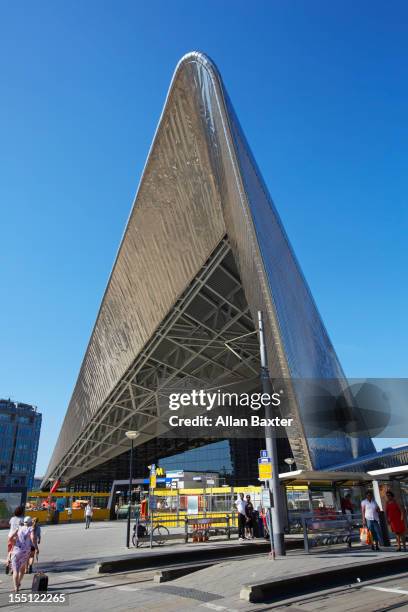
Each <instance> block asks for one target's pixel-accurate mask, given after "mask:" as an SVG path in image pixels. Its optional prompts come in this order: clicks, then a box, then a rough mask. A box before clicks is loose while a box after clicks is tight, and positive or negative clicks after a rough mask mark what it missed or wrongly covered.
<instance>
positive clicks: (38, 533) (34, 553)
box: [27, 517, 41, 574]
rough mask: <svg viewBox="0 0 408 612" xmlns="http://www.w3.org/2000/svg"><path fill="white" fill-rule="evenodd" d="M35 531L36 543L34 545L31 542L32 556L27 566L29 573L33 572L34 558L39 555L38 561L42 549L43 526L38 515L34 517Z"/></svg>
mask: <svg viewBox="0 0 408 612" xmlns="http://www.w3.org/2000/svg"><path fill="white" fill-rule="evenodd" d="M33 531H34V536H35V541H36V545H35V546H34V545H33V544H31V551H30V557H29V559H28V567H27V572H28V573H29V574H32V573H33V564H34V559H35V557H37V561H38V555H39V553H40V549H39V548H38V545H39V544H40V542H41V527H40V523H39V521H38V518H37V517H35V518H34V519H33Z"/></svg>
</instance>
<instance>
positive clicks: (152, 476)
mask: <svg viewBox="0 0 408 612" xmlns="http://www.w3.org/2000/svg"><path fill="white" fill-rule="evenodd" d="M150 488H151V489H155V488H156V474H150Z"/></svg>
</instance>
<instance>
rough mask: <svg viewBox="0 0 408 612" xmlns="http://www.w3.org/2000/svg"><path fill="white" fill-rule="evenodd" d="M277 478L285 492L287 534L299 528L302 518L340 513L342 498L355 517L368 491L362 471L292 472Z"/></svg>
mask: <svg viewBox="0 0 408 612" xmlns="http://www.w3.org/2000/svg"><path fill="white" fill-rule="evenodd" d="M279 479H280V482H281V484H282V486H283V487H284V489H285V492H286V495H285V496H284V498H285V500H286V509H285V514H286V516H285V517H284V518H285V519H286V527H287V530H288V531H289V532H299V531H300V530H301V529H302V517H304V516H308V515H309V516H312V515H313V516H316V517H320V518H321V519H322V520H323V519H328V520H330V519H332V518H335V517H336V516H338V515H340V514H342V512H343V508H344V500H345V498H346V496H350V497H349V498H348V499H350V503H351V507H352V509H353V510H352V511H353V514H356V515H359V514H360V513H361V501H362V500H363V499H364V497H365V494H366V491H367V489H370V488H372V478H371V476H370V475H369V474H367V473H366V472H332V471H315V470H310V471H309V470H295V471H292V472H285V473H283V474H280V475H279Z"/></svg>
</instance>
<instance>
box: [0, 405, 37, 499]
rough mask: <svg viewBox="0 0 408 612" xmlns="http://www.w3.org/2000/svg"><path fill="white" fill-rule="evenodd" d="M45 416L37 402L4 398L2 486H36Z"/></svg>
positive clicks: (0, 458) (0, 459)
mask: <svg viewBox="0 0 408 612" xmlns="http://www.w3.org/2000/svg"><path fill="white" fill-rule="evenodd" d="M41 418H42V417H41V414H40V413H39V412H37V409H36V408H35V407H34V406H31V405H29V404H22V403H19V402H12V401H11V400H4V399H0V487H26V488H28V489H31V488H32V486H33V481H34V471H35V465H36V462H37V452H38V442H39V439H40V430H41Z"/></svg>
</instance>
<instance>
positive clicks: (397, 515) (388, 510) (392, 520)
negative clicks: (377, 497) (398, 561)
mask: <svg viewBox="0 0 408 612" xmlns="http://www.w3.org/2000/svg"><path fill="white" fill-rule="evenodd" d="M386 497H387V505H386V506H385V514H386V516H387V522H388V525H389V526H390V529H391V531H392V532H393V533H395V537H396V540H397V551H398V552H399V551H400V550H401V544H402V546H403V548H404V550H406V549H407V547H406V543H405V532H406V529H407V528H406V525H405V517H404V511H403V510H402V508H401V506H400V505H399V504H398V503H397V501H396V499H395V495H394V493H393V492H392V491H387V492H386Z"/></svg>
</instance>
